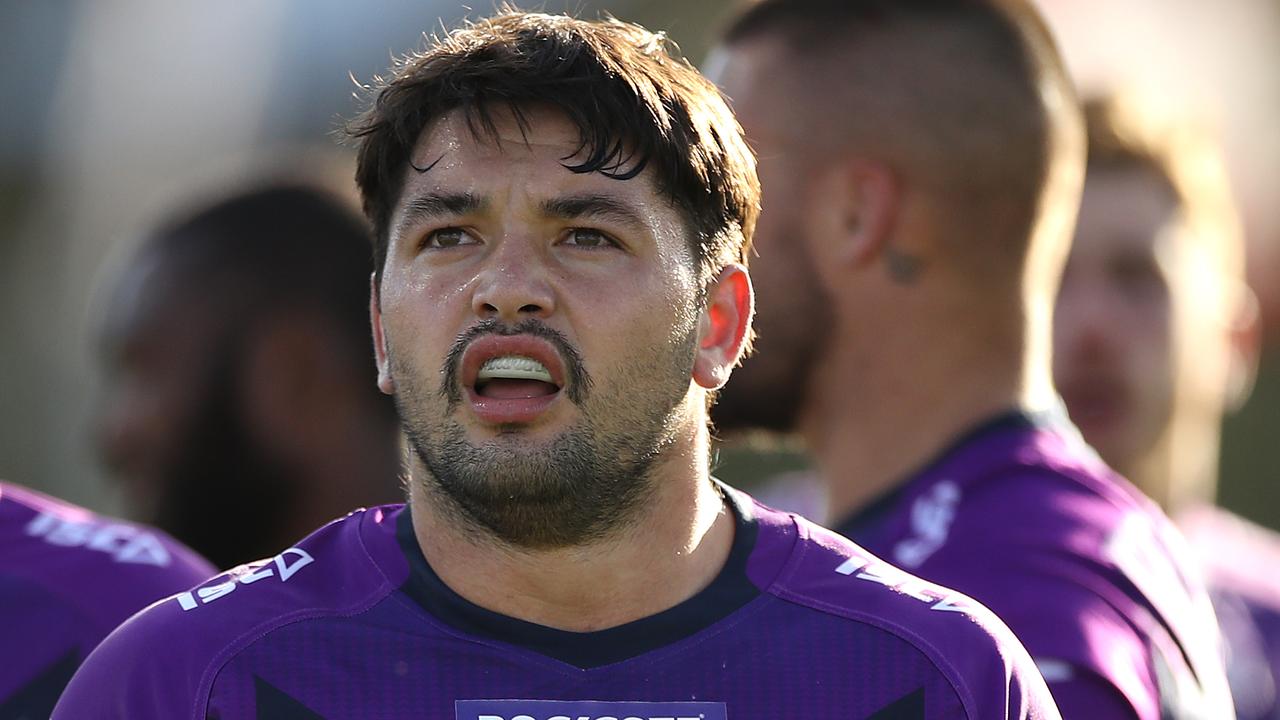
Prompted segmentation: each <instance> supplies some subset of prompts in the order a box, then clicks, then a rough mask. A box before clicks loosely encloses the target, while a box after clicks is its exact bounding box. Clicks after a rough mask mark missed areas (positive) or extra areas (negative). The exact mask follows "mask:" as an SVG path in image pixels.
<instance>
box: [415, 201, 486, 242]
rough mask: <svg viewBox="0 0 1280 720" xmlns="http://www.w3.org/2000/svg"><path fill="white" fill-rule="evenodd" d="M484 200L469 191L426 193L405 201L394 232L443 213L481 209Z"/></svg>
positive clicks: (483, 205) (453, 213)
mask: <svg viewBox="0 0 1280 720" xmlns="http://www.w3.org/2000/svg"><path fill="white" fill-rule="evenodd" d="M485 205H486V203H485V201H484V200H482V199H480V198H479V197H477V196H475V195H474V194H472V193H469V192H460V193H427V194H426V195H419V196H418V197H415V198H413V199H412V200H409V201H407V202H405V204H404V210H402V211H401V212H400V219H399V221H398V222H396V232H401V231H403V230H404V229H405V228H407V227H411V226H413V225H414V224H416V223H419V222H422V221H424V220H431V219H433V218H438V217H441V216H445V215H450V216H454V215H466V214H467V213H471V212H476V211H477V210H483V209H484V207H485Z"/></svg>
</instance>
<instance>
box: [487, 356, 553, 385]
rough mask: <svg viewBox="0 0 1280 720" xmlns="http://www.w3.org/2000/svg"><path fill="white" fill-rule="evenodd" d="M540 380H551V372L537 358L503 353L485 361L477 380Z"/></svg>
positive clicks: (547, 381) (546, 381)
mask: <svg viewBox="0 0 1280 720" xmlns="http://www.w3.org/2000/svg"><path fill="white" fill-rule="evenodd" d="M495 379H503V380H540V381H542V382H545V383H549V382H551V373H550V372H548V371H547V368H546V367H545V366H544V365H543V364H542V363H540V362H538V361H537V360H534V359H532V358H527V357H522V356H520V355H503V356H501V357H496V358H491V359H489V360H487V361H485V364H484V365H482V366H481V367H480V373H479V374H478V375H477V376H476V380H477V381H481V382H483V381H485V380H495Z"/></svg>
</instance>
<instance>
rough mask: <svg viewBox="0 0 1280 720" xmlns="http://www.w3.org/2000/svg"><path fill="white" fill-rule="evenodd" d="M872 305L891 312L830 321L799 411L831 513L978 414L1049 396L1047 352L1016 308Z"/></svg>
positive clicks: (893, 482) (846, 511) (836, 515)
mask: <svg viewBox="0 0 1280 720" xmlns="http://www.w3.org/2000/svg"><path fill="white" fill-rule="evenodd" d="M1012 304H1013V305H1016V303H1012ZM878 305H879V306H885V307H895V308H897V312H892V313H862V315H874V317H866V318H860V319H863V320H865V321H866V322H865V323H864V324H862V325H860V326H859V327H856V328H854V327H840V328H838V329H837V335H836V338H835V340H834V341H833V344H832V346H831V348H830V351H829V352H828V353H827V354H826V356H825V357H824V361H823V362H822V363H821V365H820V366H819V367H818V368H816V371H815V373H814V376H813V381H811V385H810V392H809V396H810V400H809V402H808V404H807V407H806V409H805V412H804V414H803V416H802V418H801V423H800V429H801V433H802V434H803V435H804V437H805V440H806V442H807V444H808V445H809V448H810V450H811V451H812V452H813V454H814V457H815V459H816V461H817V464H818V466H819V467H820V468H821V471H822V476H823V477H824V478H825V481H826V484H827V487H828V495H829V502H830V513H831V514H830V517H831V518H832V520H833V521H834V522H838V521H839V520H840V519H842V518H844V517H847V516H848V515H850V514H852V513H854V512H856V511H857V510H859V509H860V508H862V507H863V506H864V505H866V504H867V503H868V502H870V501H872V500H874V499H875V498H876V497H878V496H880V495H882V494H883V493H885V492H887V491H889V490H891V489H893V488H894V487H896V486H898V485H899V484H901V483H903V482H905V481H906V480H907V479H908V474H909V473H912V472H915V471H917V470H918V469H920V467H921V466H922V465H923V464H924V463H926V462H928V461H929V460H930V459H932V458H933V457H934V456H935V455H937V454H938V453H940V452H942V451H943V450H944V449H945V448H946V447H947V445H949V444H950V443H951V442H952V441H954V440H955V439H956V438H957V437H958V436H960V435H961V434H962V433H964V432H965V431H966V430H968V429H969V428H971V427H973V426H974V425H976V424H978V423H980V422H981V421H983V420H985V419H987V418H989V417H992V416H994V415H996V414H999V413H1002V412H1006V411H1009V410H1013V409H1017V408H1024V409H1035V408H1039V407H1043V406H1045V405H1047V403H1049V402H1052V399H1051V398H1052V397H1053V390H1052V384H1051V380H1050V373H1049V364H1048V359H1047V357H1042V356H1041V354H1039V353H1033V352H1028V351H1026V348H1027V347H1028V346H1030V345H1033V344H1031V343H1028V342H1027V338H1026V331H1025V330H1023V327H1024V326H1025V325H1026V323H1025V320H1024V318H1023V317H1022V316H1021V311H1018V310H1013V311H1010V310H1008V309H1004V310H1001V309H999V308H992V307H976V306H974V305H968V306H966V305H965V304H964V303H956V302H950V303H937V304H936V305H935V306H918V307H916V308H914V309H913V308H911V307H910V306H909V305H908V304H906V303H897V304H889V303H881V304H878ZM1002 312H1003V313H1004V314H1006V315H1010V314H1014V313H1018V316H1017V317H1000V314H1001V313H1002ZM867 338H875V341H874V342H868V341H867Z"/></svg>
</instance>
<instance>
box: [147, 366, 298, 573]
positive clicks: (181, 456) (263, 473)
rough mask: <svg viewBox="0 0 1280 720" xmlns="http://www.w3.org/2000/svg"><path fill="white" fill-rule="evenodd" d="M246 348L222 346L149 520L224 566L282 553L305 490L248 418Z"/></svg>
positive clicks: (215, 562) (211, 560) (219, 566)
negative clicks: (242, 402) (242, 369)
mask: <svg viewBox="0 0 1280 720" xmlns="http://www.w3.org/2000/svg"><path fill="white" fill-rule="evenodd" d="M240 345H241V343H239V342H234V341H233V342H229V343H224V344H223V345H222V347H221V348H220V351H219V352H218V357H217V358H216V360H215V361H214V363H213V366H212V368H211V370H210V373H209V376H208V382H207V383H206V384H205V390H204V397H203V398H202V400H201V402H200V403H199V405H198V406H197V407H196V409H195V412H194V413H193V414H192V415H191V416H190V417H191V418H192V422H191V426H190V427H189V429H188V432H186V433H185V434H184V436H183V439H182V447H181V449H180V450H179V452H178V453H177V454H176V456H175V459H174V461H173V463H172V464H171V465H170V466H169V467H168V468H166V470H165V471H164V472H163V474H162V482H161V484H160V492H159V494H158V497H157V498H156V499H155V506H154V511H153V512H154V514H153V516H152V517H148V518H141V519H142V520H144V521H146V522H148V523H150V524H153V525H155V526H157V527H159V528H160V529H162V530H164V531H165V532H167V533H169V534H170V535H173V536H174V537H176V538H177V539H178V540H181V541H182V542H183V543H185V544H187V545H188V546H190V547H191V548H192V549H194V550H195V551H196V552H198V553H200V554H201V555H203V556H205V557H206V558H208V559H209V561H210V562H212V563H213V564H214V565H216V566H217V567H218V568H220V569H226V568H230V567H234V566H236V565H240V564H242V563H246V562H250V561H252V560H257V559H259V558H263V557H267V556H269V555H273V554H275V553H277V552H279V551H280V550H282V549H283V546H278V545H279V542H278V541H279V540H280V537H279V535H280V534H281V533H280V528H282V527H290V526H291V523H288V522H287V518H288V515H289V512H290V508H293V507H296V500H297V496H298V493H299V491H300V490H299V486H298V483H297V482H296V478H295V477H294V475H293V473H291V472H290V471H289V469H288V468H287V467H286V466H285V464H284V463H281V462H279V461H278V460H277V459H276V458H275V457H274V455H273V454H272V453H271V452H269V451H268V450H267V448H266V447H264V446H263V444H262V443H260V442H258V441H256V440H255V438H254V433H252V432H250V430H249V428H248V426H247V425H246V423H245V421H244V419H243V418H242V417H241V412H240V408H239V405H238V403H237V400H236V399H237V398H239V397H240V396H241V395H242V393H241V392H240V383H241V380H240V378H239V377H238V376H239V372H238V369H237V368H238V367H239V366H240V360H241V356H242V352H241V349H240ZM291 539H292V538H285V540H286V541H288V540H291Z"/></svg>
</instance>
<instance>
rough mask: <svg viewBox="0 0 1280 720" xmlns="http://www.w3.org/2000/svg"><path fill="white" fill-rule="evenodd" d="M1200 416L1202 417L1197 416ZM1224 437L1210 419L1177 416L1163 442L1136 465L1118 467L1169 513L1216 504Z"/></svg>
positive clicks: (1139, 459) (1173, 513)
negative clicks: (1207, 420) (1221, 445)
mask: <svg viewBox="0 0 1280 720" xmlns="http://www.w3.org/2000/svg"><path fill="white" fill-rule="evenodd" d="M1197 419H1198V418H1197ZM1220 441H1221V437H1220V435H1219V432H1218V429H1217V428H1216V427H1214V426H1213V425H1212V424H1211V423H1208V422H1195V421H1194V419H1188V418H1178V417H1175V418H1174V419H1173V421H1171V422H1170V425H1169V428H1168V431H1167V432H1166V433H1165V434H1164V436H1163V437H1161V438H1160V441H1159V442H1158V443H1157V444H1156V446H1155V447H1154V448H1152V449H1151V450H1150V451H1149V452H1147V453H1146V454H1145V455H1144V456H1143V457H1141V458H1138V459H1137V461H1136V462H1134V463H1132V467H1127V468H1121V467H1117V468H1116V469H1117V470H1120V471H1121V473H1122V474H1124V475H1125V477H1127V478H1128V479H1129V480H1131V481H1132V482H1133V483H1134V484H1135V485H1137V486H1138V487H1139V488H1140V489H1141V490H1142V491H1143V493H1145V494H1146V495H1148V496H1149V497H1150V498H1151V499H1152V500H1155V501H1156V503H1158V504H1159V505H1160V507H1162V508H1164V510H1165V512H1167V513H1169V514H1170V515H1174V516H1176V515H1178V514H1179V513H1182V512H1185V511H1186V510H1187V509H1188V508H1193V507H1195V506H1197V505H1212V504H1213V503H1214V500H1215V498H1214V494H1215V491H1216V489H1217V477H1218V450H1219V444H1220Z"/></svg>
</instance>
